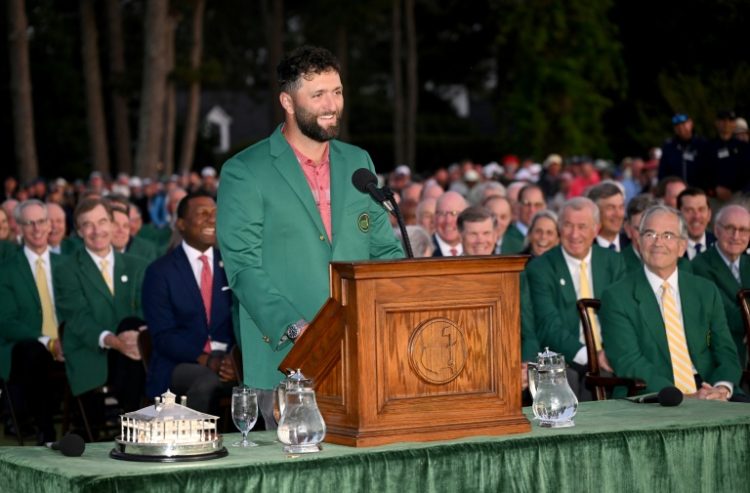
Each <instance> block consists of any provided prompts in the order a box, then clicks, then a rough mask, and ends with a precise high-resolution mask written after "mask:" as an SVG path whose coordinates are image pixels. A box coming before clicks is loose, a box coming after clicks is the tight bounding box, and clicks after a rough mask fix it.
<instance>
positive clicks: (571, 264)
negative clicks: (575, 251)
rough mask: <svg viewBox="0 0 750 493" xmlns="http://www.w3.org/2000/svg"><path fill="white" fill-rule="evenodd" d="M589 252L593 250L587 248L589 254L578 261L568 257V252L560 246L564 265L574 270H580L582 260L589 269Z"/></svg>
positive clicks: (570, 256)
mask: <svg viewBox="0 0 750 493" xmlns="http://www.w3.org/2000/svg"><path fill="white" fill-rule="evenodd" d="M591 250H593V248H589V253H587V254H586V256H585V257H584V258H582V259H578V258H575V257H574V256H572V255H570V254H569V253H568V252H566V251H565V248H563V246H562V245H560V251H561V252H562V254H563V257H564V258H565V263H566V264H568V267H569V268H575V269H580V268H581V261H583V260H585V261H586V265H588V266H589V270H590V269H591Z"/></svg>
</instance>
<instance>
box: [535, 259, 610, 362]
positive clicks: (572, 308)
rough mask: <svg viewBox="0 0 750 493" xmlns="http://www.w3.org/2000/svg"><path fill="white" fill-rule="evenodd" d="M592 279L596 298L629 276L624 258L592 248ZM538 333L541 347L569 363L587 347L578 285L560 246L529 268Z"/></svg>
mask: <svg viewBox="0 0 750 493" xmlns="http://www.w3.org/2000/svg"><path fill="white" fill-rule="evenodd" d="M591 249H592V251H591V277H592V279H593V283H594V285H593V286H592V289H593V290H594V297H595V298H601V295H602V293H603V292H604V289H605V288H606V287H607V286H609V285H610V284H612V283H614V282H616V281H618V280H620V279H621V278H622V277H623V276H624V275H625V265H624V264H623V261H622V256H621V255H620V254H619V253H617V252H614V251H612V250H609V249H605V248H602V247H600V246H598V245H593V246H592V247H591ZM526 273H527V276H528V279H529V288H530V291H531V301H532V304H533V306H534V319H535V321H536V332H537V336H538V337H539V342H540V344H541V347H547V346H548V347H549V348H550V349H551V350H553V351H555V352H558V353H562V354H563V355H565V359H566V360H567V361H568V362H571V361H573V358H574V357H575V355H576V353H578V351H579V350H580V349H581V348H582V347H583V343H581V341H580V330H581V329H580V318H579V316H578V310H577V309H576V301H577V300H578V298H577V297H576V292H575V285H574V284H573V279H572V278H571V276H570V271H569V270H568V265H567V264H566V263H565V257H563V253H562V246H561V245H558V246H556V247H555V248H553V249H551V250H550V251H548V252H546V253H545V254H544V255H542V256H540V257H537V258H536V259H535V260H534V261H533V262H529V263H528V264H527V266H526Z"/></svg>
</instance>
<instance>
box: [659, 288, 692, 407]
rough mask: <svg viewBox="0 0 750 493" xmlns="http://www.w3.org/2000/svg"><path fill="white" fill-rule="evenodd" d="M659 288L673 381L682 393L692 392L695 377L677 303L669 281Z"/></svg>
mask: <svg viewBox="0 0 750 493" xmlns="http://www.w3.org/2000/svg"><path fill="white" fill-rule="evenodd" d="M661 289H662V291H661V303H662V311H663V316H664V328H665V329H666V332H667V344H668V345H669V356H670V358H671V359H672V373H673V375H674V383H675V386H676V387H677V388H678V389H680V390H681V391H682V392H683V393H684V394H694V393H695V392H696V391H697V388H696V385H695V377H694V376H693V363H692V361H691V360H690V353H689V352H688V347H687V341H686V340H685V329H684V327H683V326H682V320H681V318H680V312H678V311H677V303H675V299H674V296H672V288H671V287H670V286H669V283H668V282H666V281H665V282H664V284H662V287H661Z"/></svg>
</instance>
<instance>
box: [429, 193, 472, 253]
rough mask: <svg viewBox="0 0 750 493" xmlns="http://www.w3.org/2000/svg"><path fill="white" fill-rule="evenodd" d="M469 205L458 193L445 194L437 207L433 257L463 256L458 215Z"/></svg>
mask: <svg viewBox="0 0 750 493" xmlns="http://www.w3.org/2000/svg"><path fill="white" fill-rule="evenodd" d="M467 206H468V204H467V203H466V199H464V198H463V196H462V195H461V194H459V193H458V192H453V191H448V192H445V193H444V194H443V195H441V196H440V198H439V199H438V201H437V205H436V206H435V234H434V235H433V241H434V242H435V252H434V253H433V254H432V256H433V257H456V256H458V255H461V254H463V246H462V245H461V233H460V232H459V231H458V225H457V221H458V215H459V214H461V212H463V210H464V209H466V207H467Z"/></svg>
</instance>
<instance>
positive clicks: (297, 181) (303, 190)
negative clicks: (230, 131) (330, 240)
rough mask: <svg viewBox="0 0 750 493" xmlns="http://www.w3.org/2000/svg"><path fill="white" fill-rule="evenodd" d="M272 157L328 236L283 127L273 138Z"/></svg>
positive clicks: (306, 208) (280, 172) (279, 170)
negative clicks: (283, 132)
mask: <svg viewBox="0 0 750 493" xmlns="http://www.w3.org/2000/svg"><path fill="white" fill-rule="evenodd" d="M271 155H272V156H273V157H274V160H273V165H274V166H275V167H276V170H277V171H278V172H279V174H280V175H281V177H282V178H283V179H284V181H286V183H287V184H288V185H289V187H290V188H291V189H292V191H293V192H294V193H295V194H296V195H297V198H298V199H299V201H300V203H301V204H302V207H304V208H305V210H306V211H307V214H308V216H310V219H312V221H313V222H314V223H315V226H316V227H317V228H318V231H319V232H320V234H322V235H326V232H325V228H324V227H323V221H322V220H321V219H320V212H319V211H318V208H317V207H316V206H315V199H314V198H313V195H312V192H311V191H310V185H308V183H307V179H306V178H305V174H304V173H303V172H302V170H301V169H300V164H299V161H297V156H295V154H294V151H293V150H292V147H291V146H290V145H289V143H288V142H287V141H286V138H285V137H284V135H283V134H282V133H281V125H279V126H278V127H277V128H276V131H275V132H274V133H273V135H272V136H271Z"/></svg>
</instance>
